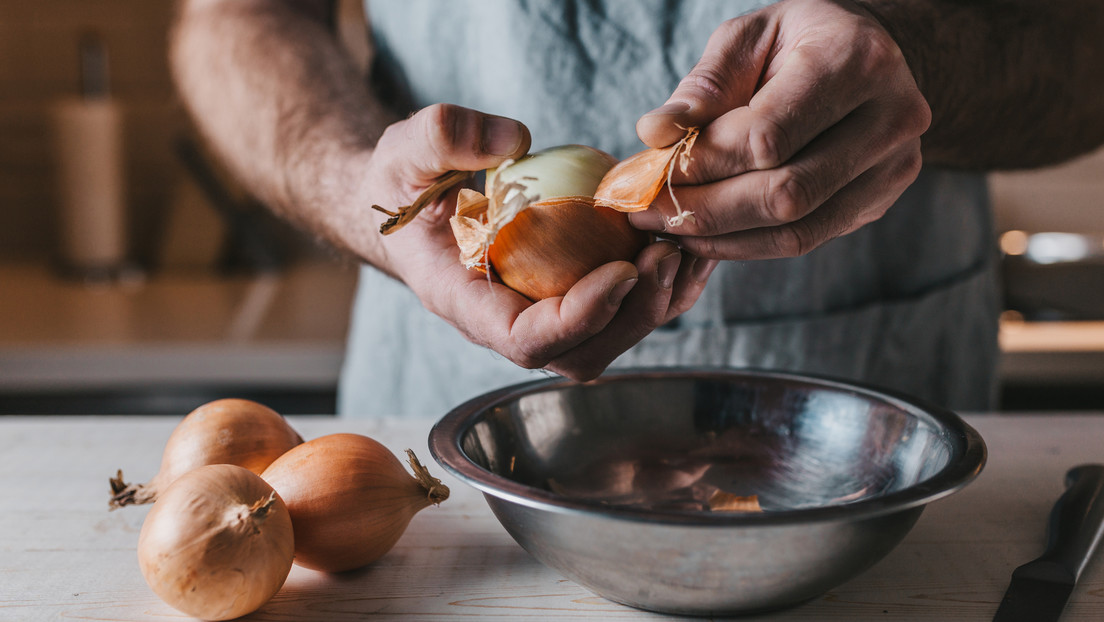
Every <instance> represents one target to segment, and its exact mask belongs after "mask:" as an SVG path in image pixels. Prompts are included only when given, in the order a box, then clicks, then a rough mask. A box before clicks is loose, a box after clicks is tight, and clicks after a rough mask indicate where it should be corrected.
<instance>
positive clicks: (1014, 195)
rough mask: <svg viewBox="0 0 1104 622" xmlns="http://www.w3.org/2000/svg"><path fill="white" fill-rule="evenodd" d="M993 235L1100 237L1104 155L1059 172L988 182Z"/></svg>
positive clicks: (1042, 171)
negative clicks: (1053, 233) (1020, 232)
mask: <svg viewBox="0 0 1104 622" xmlns="http://www.w3.org/2000/svg"><path fill="white" fill-rule="evenodd" d="M989 186H990V190H991V192H992V195H993V207H994V210H995V215H996V227H997V230H998V231H1008V230H1011V229H1019V230H1023V231H1063V232H1073V233H1097V234H1099V233H1104V149H1100V150H1097V151H1096V152H1094V153H1091V154H1088V155H1086V156H1083V157H1080V158H1076V159H1074V160H1071V161H1069V162H1066V163H1064V164H1061V165H1059V166H1052V167H1048V168H1043V169H1038V170H1034V171H1018V172H1012V173H994V174H993V175H990V176H989Z"/></svg>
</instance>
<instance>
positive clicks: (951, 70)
mask: <svg viewBox="0 0 1104 622" xmlns="http://www.w3.org/2000/svg"><path fill="white" fill-rule="evenodd" d="M857 1H858V3H859V4H861V5H863V6H864V7H865V8H867V9H868V10H870V11H871V12H872V13H874V14H875V16H876V17H877V18H878V19H879V21H881V22H882V24H883V25H884V26H885V27H886V29H887V30H889V32H890V34H891V35H893V37H894V38H895V39H896V40H897V42H898V45H899V46H900V47H901V50H902V52H903V53H904V55H905V58H906V60H907V61H908V64H909V66H910V67H911V69H912V71H913V74H914V75H915V76H916V80H917V83H918V85H919V87H920V90H921V92H922V93H923V94H924V96H925V97H926V98H927V100H928V103H929V105H930V106H931V109H932V124H931V127H930V129H929V130H928V131H927V133H926V134H925V135H924V136H923V138H922V141H923V153H924V160H925V161H926V162H931V163H935V164H941V165H946V166H953V167H961V168H971V169H1007V168H1026V167H1033V166H1040V165H1046V164H1052V163H1056V162H1059V161H1061V160H1064V159H1068V158H1070V157H1073V156H1076V155H1079V154H1082V153H1085V152H1087V151H1089V150H1091V149H1093V148H1094V147H1096V146H1098V145H1100V144H1102V143H1104V114H1101V113H1102V111H1104V80H1102V79H1101V75H1102V72H1104V44H1102V43H1101V40H1100V35H1101V33H1104V3H1100V2H1098V1H1097V0H1074V1H1066V2H1050V3H1046V2H1036V1H1033V0H1022V1H1020V0H1009V1H1003V2H967V1H955V0H932V1H928V2H916V1H915V0H857Z"/></svg>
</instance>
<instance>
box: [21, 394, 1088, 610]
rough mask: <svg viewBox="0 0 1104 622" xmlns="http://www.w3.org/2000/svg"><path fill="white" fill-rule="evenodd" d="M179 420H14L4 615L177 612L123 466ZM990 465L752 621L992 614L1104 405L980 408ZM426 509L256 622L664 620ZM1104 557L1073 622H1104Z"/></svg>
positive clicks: (473, 524) (330, 426) (317, 427)
mask: <svg viewBox="0 0 1104 622" xmlns="http://www.w3.org/2000/svg"><path fill="white" fill-rule="evenodd" d="M177 420H178V419H176V418H173V417H163V418H154V417H107V418H100V417H96V418H93V417H39V418H31V417H8V418H0V620H2V621H5V622H6V621H9V620H11V621H22V620H58V619H81V620H113V621H114V620H172V619H181V618H184V619H187V618H186V616H183V615H182V614H180V613H178V612H177V611H175V610H173V609H172V608H171V607H169V606H168V605H165V604H164V603H162V602H161V601H160V600H159V599H158V598H157V597H156V596H155V595H154V594H153V592H151V591H150V590H149V588H148V587H147V586H146V584H145V582H144V580H143V578H142V576H141V573H140V572H139V570H138V562H137V556H136V552H135V551H136V545H137V540H138V532H139V530H140V528H141V525H142V520H143V518H144V517H145V515H146V513H147V512H148V507H131V508H125V509H122V510H117V511H114V512H109V511H108V509H107V497H108V485H107V480H108V476H109V475H111V474H113V473H114V472H115V469H118V468H122V469H123V470H124V474H125V475H126V477H127V478H128V479H130V480H135V481H144V480H146V479H148V478H149V477H152V476H153V475H154V473H155V471H156V469H157V466H158V463H159V462H160V453H161V450H162V448H163V446H164V443H165V440H166V439H167V438H168V436H169V433H170V432H171V431H172V428H173V427H174V426H175V424H176V422H177ZM967 420H968V421H969V422H970V423H971V424H973V425H974V426H975V427H977V428H978V430H979V431H980V432H981V433H982V435H983V437H984V438H985V440H986V443H987V444H988V447H989V452H990V459H989V464H988V466H987V467H986V469H985V471H984V472H983V473H982V475H981V476H980V477H979V478H978V480H977V481H975V482H974V483H973V484H971V485H970V486H968V487H967V488H966V489H965V490H963V491H961V492H959V493H957V494H955V495H953V496H951V497H949V498H947V499H944V500H940V501H937V502H935V503H933V504H932V505H931V506H930V507H929V508H928V509H927V510H926V511H925V512H924V514H923V515H922V516H921V517H920V520H919V522H918V523H917V525H916V527H915V528H914V529H913V531H912V532H911V533H910V534H909V535H908V536H907V537H906V539H905V540H904V541H903V542H902V543H901V544H900V545H899V546H898V547H897V548H896V549H895V550H894V551H893V552H891V553H890V555H889V556H887V557H886V558H885V559H884V560H882V561H881V562H879V563H878V564H877V565H876V566H874V567H873V568H871V569H870V570H869V571H867V572H865V573H863V574H862V575H860V576H859V577H857V578H855V579H853V580H852V581H850V582H848V583H846V584H844V585H842V586H839V587H837V588H835V589H833V590H831V591H829V592H828V593H827V594H825V595H823V596H822V597H820V598H818V599H816V600H814V601H812V602H809V603H806V604H804V605H802V606H800V607H796V608H793V609H790V610H786V611H782V612H779V613H776V614H774V615H769V616H761V617H756V618H745V619H749V620H764V621H768V622H780V621H787V620H822V621H833V620H839V621H843V620H847V621H853V620H918V621H923V620H933V621H934V620H939V621H944V622H946V621H956V620H971V621H973V620H978V621H980V620H989V619H990V618H991V616H992V615H993V613H994V612H995V611H996V608H997V603H998V601H999V600H1000V598H1001V595H1002V594H1003V592H1004V589H1005V587H1006V586H1007V584H1008V579H1009V575H1010V573H1011V572H1012V569H1013V568H1015V567H1016V566H1017V565H1019V564H1021V563H1023V562H1025V561H1027V560H1029V559H1031V558H1033V557H1035V556H1036V555H1038V554H1039V553H1040V552H1041V551H1042V548H1043V546H1044V542H1045V524H1046V519H1047V515H1048V513H1049V511H1050V506H1051V504H1052V503H1053V502H1054V500H1055V499H1057V497H1058V496H1059V495H1060V494H1061V492H1062V485H1063V484H1062V483H1063V477H1064V474H1065V472H1066V470H1067V469H1068V468H1070V467H1072V466H1075V465H1077V464H1080V463H1086V462H1104V442H1102V439H1104V414H1091V415H1057V414H1051V415H1046V414H1039V415H1015V416H1012V415H974V416H968V417H967ZM292 423H293V425H294V426H295V427H296V428H297V429H298V430H299V431H300V432H301V433H302V435H303V436H304V437H305V438H313V437H316V436H320V435H322V434H327V433H331V432H338V431H342V432H359V433H363V434H368V435H371V436H373V437H374V438H377V439H378V440H380V441H381V442H383V443H384V444H386V445H387V446H388V447H390V448H391V449H392V450H393V451H395V452H396V453H399V452H401V451H402V450H403V449H405V448H407V447H410V448H412V449H414V451H415V452H417V453H418V454H419V455H420V456H421V457H422V458H423V459H424V460H423V461H425V462H426V463H427V465H428V466H430V467H431V470H432V471H433V472H434V473H435V474H436V475H438V476H443V475H444V474H443V473H442V472H441V469H440V467H438V466H437V465H436V464H434V463H432V460H431V459H430V457H429V454H428V450H427V449H426V436H427V435H428V432H429V429H430V427H431V425H432V421H431V420H429V419H410V420H399V419H384V420H355V419H332V418H306V417H303V418H294V417H293V418H292ZM442 479H444V480H445V482H446V483H447V484H448V485H449V486H450V487H451V488H452V491H453V495H452V497H451V498H450V499H449V500H448V501H446V502H445V503H444V504H442V505H441V506H440V507H436V508H434V507H431V508H428V509H427V510H425V511H423V512H421V513H420V514H418V515H417V516H416V517H415V518H414V520H413V521H412V522H411V525H410V528H409V529H408V531H407V532H406V534H405V535H404V536H403V538H402V539H401V540H400V541H399V543H398V545H397V546H396V547H395V548H394V549H393V550H392V551H391V552H390V553H389V554H388V555H387V556H385V557H384V558H383V559H381V560H380V561H379V562H377V563H376V564H374V565H372V566H371V567H369V568H366V569H363V570H360V571H355V572H351V573H346V574H341V575H327V574H323V573H318V572H313V571H309V570H305V569H302V568H298V567H296V568H294V569H293V570H292V573H291V576H290V577H289V578H288V580H287V583H286V584H285V585H284V587H283V589H282V590H281V591H280V593H279V594H277V596H276V597H275V598H274V599H273V600H272V601H271V602H269V603H268V604H267V605H266V606H264V607H263V608H262V609H260V610H259V611H258V612H256V613H254V614H253V615H251V616H248V617H247V618H245V619H249V620H270V621H285V620H287V621H290V620H326V621H340V620H363V619H398V620H407V619H409V620H446V619H455V620H485V619H502V620H523V621H524V620H593V619H610V620H660V619H673V618H669V617H664V616H658V615H655V614H650V613H646V612H641V611H637V610H635V609H631V608H629V607H624V606H621V605H618V604H614V603H611V602H609V601H607V600H605V599H603V598H600V597H598V596H595V595H593V594H591V593H590V592H588V591H587V590H586V589H584V588H583V587H581V586H579V585H577V584H575V583H573V582H571V581H568V580H566V579H563V578H562V577H560V576H559V575H558V574H557V573H556V572H555V571H552V570H550V569H548V568H545V567H544V566H542V565H541V564H540V563H538V562H536V561H535V560H534V559H533V558H531V557H530V556H529V555H528V554H527V553H526V552H525V551H523V550H522V549H521V548H520V547H518V546H517V545H516V544H515V543H514V542H513V540H511V539H510V537H509V536H508V535H507V534H506V532H505V531H504V530H503V529H502V527H501V526H500V525H499V524H498V522H497V521H496V520H495V519H494V517H493V515H492V514H491V513H490V511H489V510H488V508H487V506H486V504H485V503H484V501H483V498H482V496H481V495H480V494H479V493H478V492H476V491H475V490H474V489H472V488H470V487H468V486H466V485H464V484H462V483H460V482H458V481H456V480H454V479H452V478H450V477H447V476H444V477H442ZM1101 557H1104V556H1100V555H1098V556H1097V559H1095V560H1094V561H1093V562H1091V563H1090V564H1089V566H1088V568H1087V570H1086V572H1085V575H1084V576H1083V577H1082V582H1081V584H1080V585H1079V586H1078V587H1077V589H1076V591H1075V592H1074V594H1073V596H1072V599H1071V602H1070V604H1069V606H1068V607H1067V609H1066V612H1065V615H1064V617H1063V618H1062V620H1063V621H1064V622H1073V621H1085V622H1088V621H1090V620H1092V621H1098V620H1104V559H1101Z"/></svg>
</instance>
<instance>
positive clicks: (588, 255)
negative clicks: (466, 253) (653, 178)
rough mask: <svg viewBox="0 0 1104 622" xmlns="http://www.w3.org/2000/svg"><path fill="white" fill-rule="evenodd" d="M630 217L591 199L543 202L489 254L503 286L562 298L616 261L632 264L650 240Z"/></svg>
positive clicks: (502, 233) (510, 226) (534, 296)
mask: <svg viewBox="0 0 1104 622" xmlns="http://www.w3.org/2000/svg"><path fill="white" fill-rule="evenodd" d="M651 237H652V236H651V234H649V233H647V232H644V231H640V230H638V229H635V228H633V226H632V225H631V224H630V223H629V218H628V216H627V215H626V214H624V213H621V212H618V211H615V210H612V209H609V208H606V207H599V206H595V205H594V203H593V201H592V200H590V199H589V198H586V197H568V198H561V199H553V200H548V201H538V202H536V203H532V204H530V205H529V207H527V208H525V209H524V210H522V211H521V212H519V213H518V214H517V215H516V216H515V217H514V219H513V220H512V221H510V222H509V223H507V224H506V225H505V226H504V227H502V229H500V230H499V231H498V234H497V235H496V236H495V240H494V243H493V244H492V245H491V246H490V248H489V249H488V251H487V255H488V259H489V260H490V264H491V266H492V267H493V268H494V270H495V272H496V273H497V274H498V277H499V278H500V279H501V280H502V282H503V283H504V284H505V285H507V286H508V287H510V288H511V289H513V290H514V291H517V292H518V293H520V294H522V295H523V296H525V297H526V298H529V299H530V300H534V301H536V300H543V299H545V298H551V297H553V296H563V295H564V294H566V293H567V290H569V289H570V288H571V286H572V285H574V284H575V283H577V282H578V281H579V279H581V278H583V277H584V276H586V275H587V274H588V273H590V272H591V271H593V270H594V269H596V268H598V267H599V266H601V265H603V264H606V263H609V262H611V261H633V259H635V258H636V255H637V254H638V253H639V252H640V251H641V250H642V249H643V248H644V247H645V246H646V245H647V244H648V243H649V242H650V241H651Z"/></svg>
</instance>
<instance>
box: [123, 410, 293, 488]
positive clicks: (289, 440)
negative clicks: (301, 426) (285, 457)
mask: <svg viewBox="0 0 1104 622" xmlns="http://www.w3.org/2000/svg"><path fill="white" fill-rule="evenodd" d="M302 442H303V439H302V437H300V436H299V434H298V433H297V432H296V431H295V430H294V429H292V427H291V426H290V425H289V424H288V422H287V420H285V419H284V418H283V417H282V416H280V415H279V414H278V413H277V412H276V411H274V410H272V409H271V408H268V407H267V406H264V405H262V404H258V403H257V402H253V401H250V400H242V399H223V400H216V401H213V402H209V403H207V404H204V405H203V406H200V407H199V408H197V409H195V410H193V411H192V412H191V413H189V414H188V416H186V417H184V419H183V420H182V421H181V422H180V423H179V424H178V425H177V426H176V429H175V430H173V433H172V436H170V437H169V441H168V443H167V444H166V445H165V451H164V452H163V453H162V455H161V468H160V469H159V470H158V472H157V475H155V476H154V477H153V479H151V480H150V481H149V482H148V483H146V484H128V483H126V482H124V481H123V472H122V471H121V470H120V471H119V472H118V473H117V474H116V476H115V477H113V478H111V493H112V494H111V501H110V506H111V508H112V509H114V508H120V507H123V506H126V505H131V504H142V503H151V502H153V501H155V500H156V499H157V495H158V494H159V493H160V491H161V490H163V489H165V488H166V487H167V486H169V485H170V484H172V483H173V481H174V480H176V479H177V478H178V477H180V476H181V475H183V474H185V473H187V472H188V471H191V470H193V469H195V468H197V467H201V466H205V465H208V464H234V465H237V466H240V467H244V468H246V469H248V470H250V471H252V472H254V473H257V474H260V472H261V471H263V470H264V469H265V467H267V466H268V465H269V464H271V463H272V461H273V460H275V459H276V458H278V457H280V455H281V454H283V453H284V452H286V451H287V450H289V449H291V448H292V447H295V446H296V445H298V444H300V443H302Z"/></svg>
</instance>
